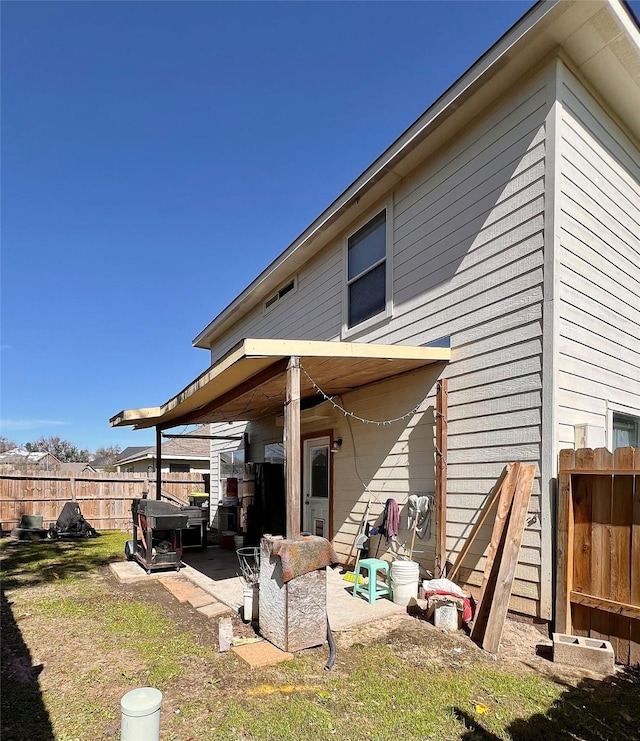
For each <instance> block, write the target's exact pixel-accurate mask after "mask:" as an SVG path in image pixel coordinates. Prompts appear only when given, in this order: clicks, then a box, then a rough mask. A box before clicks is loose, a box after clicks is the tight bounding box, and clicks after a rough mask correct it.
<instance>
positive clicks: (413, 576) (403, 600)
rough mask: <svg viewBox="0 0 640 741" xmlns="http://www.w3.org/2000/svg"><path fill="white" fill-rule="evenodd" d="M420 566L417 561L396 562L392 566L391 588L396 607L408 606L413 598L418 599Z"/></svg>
mask: <svg viewBox="0 0 640 741" xmlns="http://www.w3.org/2000/svg"><path fill="white" fill-rule="evenodd" d="M419 582H420V564H419V563H416V561H394V562H393V563H392V564H391V586H392V588H393V601H394V603H395V604H396V605H408V604H409V601H410V600H411V598H412V597H413V598H414V599H417V598H418V584H419Z"/></svg>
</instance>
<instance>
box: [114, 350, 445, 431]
mask: <svg viewBox="0 0 640 741" xmlns="http://www.w3.org/2000/svg"><path fill="white" fill-rule="evenodd" d="M450 357H451V350H450V349H449V348H446V347H411V346H407V345H372V344H365V343H353V342H322V341H306V340H273V339H259V340H255V339H245V340H243V341H242V342H240V343H239V344H238V345H237V346H236V347H235V348H234V349H233V350H231V351H230V352H229V353H227V355H225V356H224V357H223V358H222V359H221V360H219V361H218V362H216V363H214V364H213V365H212V366H211V367H210V368H208V369H207V370H206V371H205V372H204V373H203V374H202V375H200V376H199V377H198V378H196V379H195V380H194V381H193V382H192V383H190V384H189V385H188V386H187V387H186V388H185V389H184V390H183V391H181V392H180V393H179V394H177V395H176V396H174V397H173V398H172V399H170V400H169V401H167V402H166V403H165V404H163V405H162V406H160V407H149V408H145V409H128V410H124V411H122V412H120V413H119V414H117V415H115V416H114V417H112V418H111V420H110V423H111V426H113V427H120V426H126V425H132V426H134V428H135V429H140V428H145V427H157V428H160V429H168V428H170V427H175V426H177V425H185V424H200V423H207V422H232V421H239V420H257V419H261V418H264V417H273V416H278V415H281V414H282V411H283V407H284V404H285V400H286V393H287V367H288V365H289V363H290V360H291V358H299V363H300V366H301V373H300V399H301V401H302V403H303V404H304V403H305V401H306V402H307V403H309V400H311V403H312V402H313V400H314V399H317V400H318V401H322V400H323V398H324V397H323V396H322V395H321V394H320V393H319V391H318V389H321V390H322V392H323V393H324V394H326V395H327V396H335V395H339V394H345V393H348V392H349V391H353V390H354V389H357V388H360V387H362V386H367V385H369V384H371V383H376V382H377V381H382V380H385V379H387V378H391V377H392V376H397V375H399V374H401V373H407V372H409V371H412V370H416V369H418V368H422V367H424V366H426V365H430V364H431V363H446V362H448V361H449V359H450ZM314 383H315V386H314ZM316 387H317V388H316Z"/></svg>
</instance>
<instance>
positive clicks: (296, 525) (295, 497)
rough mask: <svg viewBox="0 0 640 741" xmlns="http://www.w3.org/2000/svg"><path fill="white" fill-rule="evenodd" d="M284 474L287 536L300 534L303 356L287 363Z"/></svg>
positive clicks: (295, 357) (291, 359)
mask: <svg viewBox="0 0 640 741" xmlns="http://www.w3.org/2000/svg"><path fill="white" fill-rule="evenodd" d="M284 477H285V486H286V507H287V531H286V537H287V538H295V537H297V536H298V535H300V358H299V357H297V356H295V355H294V356H292V357H291V358H289V364H288V365H287V391H286V396H285V402H284Z"/></svg>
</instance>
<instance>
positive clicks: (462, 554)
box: [447, 463, 513, 581]
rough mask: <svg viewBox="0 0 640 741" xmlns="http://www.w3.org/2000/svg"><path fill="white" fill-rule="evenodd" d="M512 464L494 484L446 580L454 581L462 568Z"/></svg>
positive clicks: (498, 496)
mask: <svg viewBox="0 0 640 741" xmlns="http://www.w3.org/2000/svg"><path fill="white" fill-rule="evenodd" d="M512 465H513V464H512V463H507V465H506V466H505V467H504V469H503V470H502V473H501V474H500V478H499V479H498V480H497V481H496V483H495V484H494V487H493V489H492V490H491V492H490V493H489V498H488V500H487V503H486V505H485V507H484V509H483V510H482V512H481V513H480V516H479V517H478V519H477V520H476V521H475V524H474V526H473V527H472V528H471V532H470V533H469V535H468V536H467V539H466V540H465V542H464V545H463V546H462V548H461V549H460V553H458V557H457V558H456V561H455V563H454V564H453V566H452V567H451V571H450V572H449V575H448V576H447V578H448V579H450V580H451V581H455V579H456V575H457V573H458V571H459V570H460V567H461V566H462V563H463V561H464V559H465V558H466V557H467V554H468V553H469V550H470V549H471V546H472V545H473V543H474V541H475V539H476V537H477V536H478V533H479V532H480V529H481V528H482V526H483V525H484V523H485V522H486V521H487V518H488V517H489V515H490V514H491V511H492V510H493V506H494V505H495V503H496V502H497V501H498V499H499V498H500V496H501V495H502V487H503V485H504V482H505V479H506V476H507V474H508V472H509V471H510V470H511V467H512Z"/></svg>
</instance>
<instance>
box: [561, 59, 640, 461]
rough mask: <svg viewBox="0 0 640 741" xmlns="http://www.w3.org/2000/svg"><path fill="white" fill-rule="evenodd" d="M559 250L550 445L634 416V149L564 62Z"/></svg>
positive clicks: (639, 312) (637, 198)
mask: <svg viewBox="0 0 640 741" xmlns="http://www.w3.org/2000/svg"><path fill="white" fill-rule="evenodd" d="M562 79H563V85H562V127H561V144H560V147H559V152H560V156H561V190H560V196H559V197H560V217H561V218H560V229H559V250H558V257H557V260H558V268H557V273H558V299H559V328H558V349H559V359H558V370H559V372H558V386H559V389H558V402H559V407H558V415H559V416H558V421H559V430H558V435H559V440H558V445H559V447H573V445H574V440H575V425H579V424H590V425H593V426H595V427H601V428H603V429H605V430H607V432H609V430H608V425H609V421H608V418H607V415H608V410H609V405H610V404H617V405H623V406H625V407H627V408H629V409H631V410H636V413H638V414H640V350H639V348H640V298H639V297H640V151H639V149H638V146H637V143H634V142H632V141H631V140H630V139H629V138H628V137H627V136H626V135H625V134H624V132H622V131H621V130H620V128H619V127H618V126H617V124H616V123H615V122H614V121H613V120H612V119H611V118H610V117H609V116H608V115H607V113H606V112H605V111H604V110H603V109H602V107H601V106H600V105H599V103H598V102H597V101H596V100H595V99H594V98H593V97H592V95H591V94H590V93H589V92H588V91H587V90H586V89H585V88H584V86H583V85H582V84H581V83H580V82H579V81H578V79H577V78H576V77H575V76H574V75H573V74H572V73H571V72H570V71H569V70H568V69H567V68H566V67H565V68H563V78H562Z"/></svg>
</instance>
